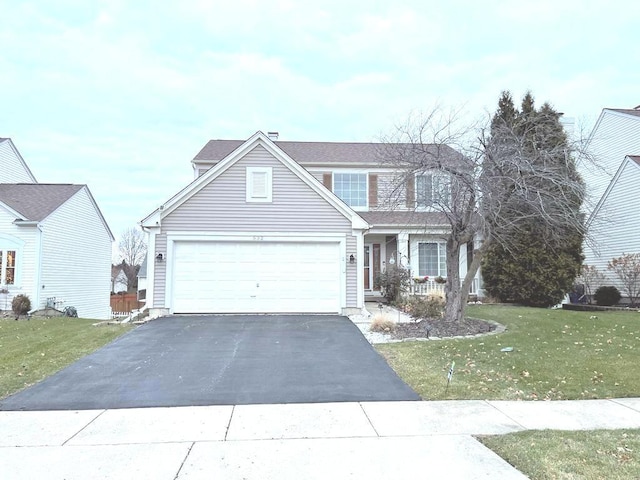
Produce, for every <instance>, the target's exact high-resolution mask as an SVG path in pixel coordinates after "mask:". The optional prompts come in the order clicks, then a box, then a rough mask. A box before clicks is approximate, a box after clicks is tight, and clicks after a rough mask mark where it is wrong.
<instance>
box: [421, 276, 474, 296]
mask: <svg viewBox="0 0 640 480" xmlns="http://www.w3.org/2000/svg"><path fill="white" fill-rule="evenodd" d="M444 285H445V284H444V283H438V282H434V281H433V280H427V281H425V282H421V283H418V282H416V281H414V280H412V281H411V285H410V286H409V293H410V294H411V295H430V294H432V293H441V294H442V295H444ZM479 288H480V281H479V280H478V279H477V278H474V279H473V282H471V286H470V287H469V293H470V294H477V293H478V289H479Z"/></svg>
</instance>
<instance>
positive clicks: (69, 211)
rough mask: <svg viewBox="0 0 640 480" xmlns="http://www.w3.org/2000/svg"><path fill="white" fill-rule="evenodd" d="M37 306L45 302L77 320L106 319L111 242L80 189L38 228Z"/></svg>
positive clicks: (91, 205)
mask: <svg viewBox="0 0 640 480" xmlns="http://www.w3.org/2000/svg"><path fill="white" fill-rule="evenodd" d="M41 226H42V274H41V283H42V287H41V292H42V293H41V305H44V303H45V302H46V299H47V298H48V297H56V299H57V301H64V303H63V304H62V305H61V307H65V306H72V307H75V308H76V309H77V310H78V316H80V317H84V318H95V319H108V318H110V316H111V309H110V305H109V292H110V290H111V236H110V235H109V233H108V232H107V229H106V228H105V225H104V224H103V223H102V220H101V218H100V216H99V214H98V212H97V211H96V209H95V207H94V205H93V202H92V201H91V198H90V196H89V194H88V192H87V190H86V187H85V188H83V189H82V190H80V191H78V193H76V194H75V195H74V196H73V197H71V198H70V199H69V200H67V201H66V202H65V203H64V204H63V205H61V206H60V207H59V208H58V209H57V210H56V211H55V212H53V213H52V214H51V215H49V217H47V218H46V219H45V220H44V221H43V222H42V223H41Z"/></svg>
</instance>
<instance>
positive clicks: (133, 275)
mask: <svg viewBox="0 0 640 480" xmlns="http://www.w3.org/2000/svg"><path fill="white" fill-rule="evenodd" d="M118 250H119V253H120V261H121V262H122V264H121V267H122V271H123V272H124V274H125V276H126V277H127V289H128V290H132V289H134V288H137V285H138V277H137V275H138V270H139V269H140V265H141V264H142V262H143V261H144V259H145V257H146V255H147V244H146V242H145V235H144V233H143V232H142V231H141V230H139V229H138V228H135V227H132V228H129V229H127V230H125V231H124V232H122V235H121V236H120V243H118Z"/></svg>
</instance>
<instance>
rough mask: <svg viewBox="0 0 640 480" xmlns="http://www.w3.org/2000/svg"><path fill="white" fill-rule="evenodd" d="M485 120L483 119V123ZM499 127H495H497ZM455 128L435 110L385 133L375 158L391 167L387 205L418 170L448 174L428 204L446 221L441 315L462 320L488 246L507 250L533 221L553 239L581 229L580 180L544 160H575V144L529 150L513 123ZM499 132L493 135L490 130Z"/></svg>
mask: <svg viewBox="0 0 640 480" xmlns="http://www.w3.org/2000/svg"><path fill="white" fill-rule="evenodd" d="M487 125H488V122H487ZM497 129H498V130H497ZM486 132H487V127H486V126H484V127H482V126H477V125H472V126H467V127H465V126H464V125H463V126H462V128H460V122H459V115H458V112H455V111H452V112H443V111H442V110H441V109H438V108H436V109H434V110H433V111H431V112H430V113H429V114H428V115H426V116H421V117H414V118H411V119H409V121H408V122H407V123H406V124H405V125H402V126H400V127H398V128H397V129H396V132H395V133H394V134H393V135H391V136H390V137H387V138H384V139H383V143H384V147H383V148H382V149H381V151H380V155H381V161H382V163H383V164H384V165H385V166H391V167H392V168H393V169H394V171H396V172H397V175H396V178H395V181H394V186H393V188H391V189H390V190H389V192H388V196H389V199H388V200H387V202H388V204H389V205H390V206H394V205H395V206H400V205H402V204H403V199H402V198H401V197H402V196H403V194H404V192H405V191H406V190H407V184H408V183H410V182H413V181H414V178H415V176H416V175H420V174H429V173H434V172H437V173H441V174H443V176H445V177H446V178H448V179H449V180H448V182H447V186H446V190H447V192H446V194H445V195H440V196H439V198H438V199H437V201H434V202H433V204H432V206H431V209H432V210H433V211H434V212H437V213H439V215H440V216H441V220H442V221H443V222H444V223H445V224H447V225H448V227H449V233H448V234H446V235H445V236H444V237H443V238H444V239H445V240H446V250H447V251H446V256H447V283H446V285H445V292H446V306H445V318H447V319H449V320H458V321H459V320H461V319H462V318H463V317H464V311H465V307H466V303H467V300H468V295H469V289H470V286H471V284H472V282H473V279H474V277H475V275H476V273H477V271H478V268H479V266H480V262H481V260H482V258H483V255H484V254H485V252H486V251H487V249H488V247H489V246H490V245H491V244H492V243H494V242H498V243H500V244H501V245H503V246H504V247H505V248H507V249H509V248H510V247H511V244H510V241H511V238H513V236H512V235H511V234H512V233H513V231H514V230H517V229H518V228H519V227H520V226H521V225H522V224H523V223H524V222H530V221H532V220H533V221H535V222H537V223H538V224H539V225H540V226H541V227H543V230H544V234H545V235H548V236H549V238H552V237H553V236H554V235H556V234H557V233H558V232H562V231H566V229H571V230H575V231H577V232H581V233H584V230H585V228H584V219H583V216H582V214H581V213H580V211H579V203H580V202H579V201H578V202H577V203H578V208H577V209H576V199H580V198H582V196H583V195H584V186H583V183H582V182H581V181H579V180H573V179H570V178H568V177H567V176H566V169H561V168H558V166H557V164H556V162H555V161H550V159H552V158H553V159H557V158H558V157H561V158H564V159H565V160H566V162H571V163H572V162H573V155H575V154H576V153H577V151H576V148H577V146H576V145H570V146H569V148H566V147H565V148H564V149H563V151H557V150H554V147H553V146H550V147H549V148H547V149H544V148H542V149H539V150H537V151H536V150H532V149H531V148H530V145H529V144H528V143H527V135H529V134H530V132H522V131H516V130H515V129H514V128H513V127H512V125H509V124H508V123H506V122H505V123H504V124H503V125H493V126H492V133H493V137H492V138H491V137H489V135H488V134H487V133H486ZM496 132H498V134H499V135H498V134H496ZM469 242H474V245H475V248H474V251H473V258H472V261H471V263H470V265H468V267H467V272H466V275H465V276H464V278H461V274H460V265H459V260H458V259H459V258H460V252H461V249H462V248H465V247H466V244H467V243H469Z"/></svg>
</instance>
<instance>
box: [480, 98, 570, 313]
mask: <svg viewBox="0 0 640 480" xmlns="http://www.w3.org/2000/svg"><path fill="white" fill-rule="evenodd" d="M491 142H494V143H497V144H500V145H505V148H509V144H510V143H509V142H513V143H519V146H518V148H517V151H518V152H521V155H522V156H524V157H526V159H525V161H524V162H523V161H519V162H518V163H517V164H514V166H513V167H510V166H509V165H507V166H503V168H505V169H506V170H509V169H510V168H511V170H510V171H507V172H505V175H504V178H508V179H513V178H517V176H518V175H519V176H527V177H530V180H529V181H528V182H526V185H527V189H526V190H525V191H518V192H516V191H514V195H513V198H514V200H513V202H507V203H506V204H505V205H504V207H505V209H506V211H507V212H511V214H512V215H513V217H514V225H513V228H512V229H511V231H510V233H509V234H508V236H507V237H506V238H502V239H501V241H499V242H494V243H493V244H492V245H491V247H490V248H489V249H488V251H487V254H486V256H485V257H484V259H483V262H482V274H483V278H484V281H485V289H486V291H487V293H488V294H489V295H491V296H492V297H495V298H497V299H499V300H501V301H505V302H516V303H522V304H525V305H532V306H549V305H554V304H556V303H558V302H559V301H560V300H561V299H562V298H563V296H564V295H565V294H566V293H567V292H568V291H569V290H570V289H571V286H572V284H573V282H574V279H575V278H576V276H577V275H578V274H579V273H580V269H581V265H582V260H583V256H582V241H583V234H582V232H581V231H576V229H575V228H569V227H567V228H562V227H558V226H557V224H556V225H554V226H553V227H551V226H550V224H549V223H547V222H542V221H539V220H540V219H539V218H537V216H536V214H535V213H534V212H535V210H534V209H531V212H528V211H527V210H528V205H529V204H531V203H533V202H537V201H539V198H538V197H539V196H540V195H541V192H542V191H544V192H545V193H544V195H546V196H547V197H548V198H547V199H545V203H547V204H549V205H551V207H550V211H549V212H547V213H548V214H549V215H552V216H553V215H554V212H553V198H554V197H557V198H563V199H566V198H567V197H568V196H569V201H570V202H569V203H570V204H571V205H572V206H573V209H574V215H575V216H576V217H578V216H580V206H581V204H582V200H583V196H582V195H577V194H575V193H570V192H573V191H574V190H573V189H568V188H566V185H567V183H571V182H581V181H580V178H579V176H578V173H577V171H576V167H575V162H574V160H573V159H572V158H571V157H570V156H569V155H567V152H568V151H569V148H568V139H567V136H566V134H565V132H564V129H563V127H562V125H561V124H560V114H559V113H558V112H556V111H555V110H554V109H553V108H552V107H551V106H550V105H549V104H546V103H545V104H544V105H543V106H542V107H541V108H540V109H536V107H535V103H534V99H533V96H532V95H531V93H530V92H527V94H526V95H525V96H524V98H523V100H522V104H521V107H520V110H519V111H518V110H516V109H515V108H514V107H513V101H512V99H511V95H510V94H509V92H503V93H502V96H501V98H500V101H499V102H498V110H497V112H496V114H495V115H494V117H493V121H492V123H491ZM514 149H516V147H515V146H514ZM516 169H517V171H515V170H516ZM540 170H545V171H547V172H550V173H551V174H552V175H551V176H554V175H555V176H557V178H566V179H568V180H570V182H557V185H553V186H551V188H550V185H548V184H546V185H545V188H544V189H543V188H536V186H538V187H541V185H540V183H539V182H541V181H545V182H549V175H544V176H539V175H536V171H540ZM536 182H538V183H537V184H536ZM513 188H514V189H515V188H517V187H516V182H513ZM523 199H524V200H525V201H522V200H523ZM529 213H530V215H528V214H529ZM562 214H563V215H566V211H563V212H562ZM515 219H517V221H515Z"/></svg>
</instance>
